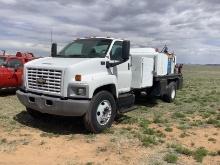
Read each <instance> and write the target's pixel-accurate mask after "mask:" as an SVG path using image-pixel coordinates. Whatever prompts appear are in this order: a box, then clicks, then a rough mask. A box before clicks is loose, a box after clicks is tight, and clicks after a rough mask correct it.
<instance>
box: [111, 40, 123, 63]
mask: <svg viewBox="0 0 220 165" xmlns="http://www.w3.org/2000/svg"><path fill="white" fill-rule="evenodd" d="M110 56H111V60H119V61H120V60H121V59H122V42H121V41H116V42H115V43H114V45H113V47H112V50H111V53H110Z"/></svg>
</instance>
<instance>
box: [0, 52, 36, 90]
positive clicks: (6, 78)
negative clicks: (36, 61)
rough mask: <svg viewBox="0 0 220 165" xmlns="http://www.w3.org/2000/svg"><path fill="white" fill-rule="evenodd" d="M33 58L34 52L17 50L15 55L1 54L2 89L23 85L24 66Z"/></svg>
mask: <svg viewBox="0 0 220 165" xmlns="http://www.w3.org/2000/svg"><path fill="white" fill-rule="evenodd" d="M32 59H33V54H30V53H26V54H25V53H21V52H17V54H16V55H15V56H13V55H0V89H1V88H9V87H16V88H17V87H20V86H21V85H22V75H23V66H24V64H25V63H26V62H28V61H30V60H32Z"/></svg>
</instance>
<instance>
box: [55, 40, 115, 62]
mask: <svg viewBox="0 0 220 165" xmlns="http://www.w3.org/2000/svg"><path fill="white" fill-rule="evenodd" d="M111 42H112V40H111V39H94V38H93V39H78V40H75V41H74V42H72V43H70V44H68V45H67V46H66V47H64V48H63V49H62V50H61V51H60V53H58V55H57V57H70V58H104V57H105V56H106V53H107V51H108V48H109V46H110V44H111Z"/></svg>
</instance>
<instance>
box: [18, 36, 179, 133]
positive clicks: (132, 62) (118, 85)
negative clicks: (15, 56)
mask: <svg viewBox="0 0 220 165" xmlns="http://www.w3.org/2000/svg"><path fill="white" fill-rule="evenodd" d="M175 63H176V58H175V56H173V59H172V64H171V72H170V73H168V69H167V65H168V56H167V55H166V54H165V53H159V52H156V51H155V49H153V48H133V49H130V41H128V40H122V39H115V38H109V37H92V38H80V39H76V40H75V41H73V42H71V43H69V44H68V45H67V46H65V47H64V48H63V49H62V50H61V51H60V52H59V53H57V44H55V43H54V44H52V48H51V57H45V58H40V59H37V60H34V61H31V62H29V63H27V64H25V66H24V77H23V85H22V87H21V88H20V89H19V90H18V91H17V97H18V98H19V100H20V101H21V103H22V104H23V105H24V106H25V107H26V109H27V112H29V113H30V115H31V116H33V117H39V116H40V115H42V114H43V113H47V114H53V115H61V116H82V117H83V119H84V124H85V127H86V128H87V129H88V130H89V131H91V132H93V133H99V132H101V131H102V130H104V129H105V128H108V127H110V126H111V124H112V123H113V121H114V118H115V116H116V115H117V114H120V113H124V112H128V111H130V110H132V109H133V108H132V107H133V105H134V103H135V97H138V96H139V94H140V93H141V92H142V93H143V92H145V93H147V94H149V95H151V96H160V97H162V98H163V99H164V100H165V101H167V102H172V101H173V100H174V99H175V96H176V90H177V89H180V88H181V87H182V83H183V77H182V74H181V73H176V72H174V70H175V68H174V66H175Z"/></svg>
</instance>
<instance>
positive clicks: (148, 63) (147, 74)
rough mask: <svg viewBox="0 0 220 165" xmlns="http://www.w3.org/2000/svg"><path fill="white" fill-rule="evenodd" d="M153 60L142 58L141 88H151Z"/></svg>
mask: <svg viewBox="0 0 220 165" xmlns="http://www.w3.org/2000/svg"><path fill="white" fill-rule="evenodd" d="M153 70H154V59H153V58H146V57H144V58H142V88H144V87H151V86H153Z"/></svg>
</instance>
